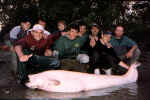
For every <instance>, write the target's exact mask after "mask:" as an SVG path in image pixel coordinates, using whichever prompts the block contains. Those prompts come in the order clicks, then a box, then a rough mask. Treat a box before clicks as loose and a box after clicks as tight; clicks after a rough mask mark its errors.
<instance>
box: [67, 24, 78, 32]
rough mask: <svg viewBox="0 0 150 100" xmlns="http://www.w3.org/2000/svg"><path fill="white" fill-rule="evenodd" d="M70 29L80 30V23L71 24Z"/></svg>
mask: <svg viewBox="0 0 150 100" xmlns="http://www.w3.org/2000/svg"><path fill="white" fill-rule="evenodd" d="M70 29H75V30H77V31H78V32H79V25H78V24H71V25H70V26H69V30H70Z"/></svg>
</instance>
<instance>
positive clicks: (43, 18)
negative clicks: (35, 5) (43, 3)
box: [38, 17, 47, 23]
mask: <svg viewBox="0 0 150 100" xmlns="http://www.w3.org/2000/svg"><path fill="white" fill-rule="evenodd" d="M39 20H41V21H43V22H45V23H46V22H47V19H46V18H45V17H39V18H38V21H39Z"/></svg>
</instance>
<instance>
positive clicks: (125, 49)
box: [110, 25, 141, 64]
mask: <svg viewBox="0 0 150 100" xmlns="http://www.w3.org/2000/svg"><path fill="white" fill-rule="evenodd" d="M114 33H115V36H113V37H112V39H111V41H110V42H111V45H112V46H113V48H114V50H115V52H116V54H117V55H118V56H119V57H120V58H121V59H122V60H127V61H128V63H129V64H132V63H134V62H135V61H137V60H138V59H139V57H140V54H141V52H140V50H139V49H138V46H137V44H136V43H135V41H133V40H131V39H129V38H128V37H127V36H125V35H124V27H123V26H120V25H118V26H117V27H116V28H115V31H114Z"/></svg>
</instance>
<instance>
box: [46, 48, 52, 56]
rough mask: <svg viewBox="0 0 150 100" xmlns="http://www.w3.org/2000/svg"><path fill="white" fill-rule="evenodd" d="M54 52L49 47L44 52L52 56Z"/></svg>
mask: <svg viewBox="0 0 150 100" xmlns="http://www.w3.org/2000/svg"><path fill="white" fill-rule="evenodd" d="M52 54H53V52H52V51H51V50H50V49H47V50H46V51H45V53H44V55H45V56H52Z"/></svg>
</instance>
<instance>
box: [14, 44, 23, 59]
mask: <svg viewBox="0 0 150 100" xmlns="http://www.w3.org/2000/svg"><path fill="white" fill-rule="evenodd" d="M15 51H16V53H17V55H18V57H21V56H23V55H24V54H23V52H22V46H20V45H17V46H15Z"/></svg>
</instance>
